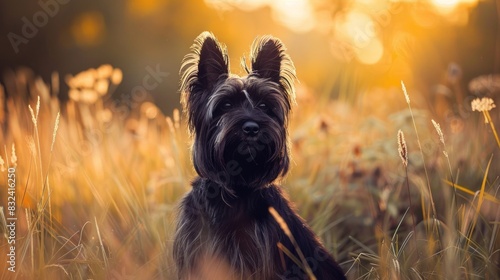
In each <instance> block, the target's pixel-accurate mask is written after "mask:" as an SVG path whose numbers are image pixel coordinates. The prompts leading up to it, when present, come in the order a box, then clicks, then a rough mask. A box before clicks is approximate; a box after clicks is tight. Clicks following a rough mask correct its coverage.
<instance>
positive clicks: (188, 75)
mask: <svg viewBox="0 0 500 280" xmlns="http://www.w3.org/2000/svg"><path fill="white" fill-rule="evenodd" d="M180 75H181V87H180V90H181V93H182V98H181V102H182V105H183V107H184V110H185V111H190V112H189V116H190V121H189V122H190V124H191V125H192V124H193V121H194V119H193V117H194V116H193V114H196V113H195V112H194V110H191V109H196V108H198V107H199V106H201V104H203V103H204V98H206V94H207V93H209V92H210V91H212V89H213V87H214V86H215V84H217V83H218V82H219V81H220V80H221V79H226V78H227V77H228V75H229V59H228V55H227V50H226V47H225V46H224V45H223V44H221V43H219V42H218V41H217V39H216V38H215V36H214V35H213V34H212V33H210V32H207V31H205V32H203V33H201V34H200V35H199V36H198V37H197V38H196V39H195V40H194V44H193V45H192V46H191V53H190V54H188V55H186V56H185V57H184V60H183V61H182V66H181V70H180Z"/></svg>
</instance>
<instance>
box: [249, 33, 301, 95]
mask: <svg viewBox="0 0 500 280" xmlns="http://www.w3.org/2000/svg"><path fill="white" fill-rule="evenodd" d="M285 50H286V49H285V46H284V45H283V43H282V42H281V41H280V40H279V39H278V38H275V37H272V36H269V35H268V36H263V37H261V38H257V39H256V40H255V41H254V42H253V44H252V50H251V53H250V57H251V60H252V73H251V74H252V75H255V76H257V77H260V78H264V79H269V80H270V81H272V82H275V83H277V84H279V85H281V87H282V88H283V90H285V91H286V92H287V93H288V94H289V97H290V98H291V99H292V100H293V97H294V82H295V79H296V76H295V67H294V65H293V62H292V60H291V59H290V56H288V54H286V53H285Z"/></svg>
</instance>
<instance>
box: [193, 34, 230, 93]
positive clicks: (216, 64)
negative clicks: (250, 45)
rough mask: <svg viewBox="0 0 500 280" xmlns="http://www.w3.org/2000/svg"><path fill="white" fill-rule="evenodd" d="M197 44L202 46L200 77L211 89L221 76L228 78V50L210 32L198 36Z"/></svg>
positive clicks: (204, 84)
mask: <svg viewBox="0 0 500 280" xmlns="http://www.w3.org/2000/svg"><path fill="white" fill-rule="evenodd" d="M196 44H198V46H200V50H199V52H200V54H199V56H200V59H199V62H198V79H199V81H200V83H201V84H202V85H203V86H204V87H206V89H208V90H211V89H212V88H213V86H214V85H215V83H217V81H218V80H219V79H220V78H227V76H228V74H229V61H228V55H227V50H226V48H225V46H223V45H222V44H221V43H219V42H218V41H217V39H216V38H215V37H214V36H213V34H211V33H208V32H203V33H202V34H201V35H200V36H198V38H196V43H195V45H196ZM198 46H195V47H194V48H197V47H198Z"/></svg>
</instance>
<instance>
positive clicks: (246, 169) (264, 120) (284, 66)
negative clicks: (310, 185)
mask: <svg viewBox="0 0 500 280" xmlns="http://www.w3.org/2000/svg"><path fill="white" fill-rule="evenodd" d="M250 60H251V61H250V63H251V65H250V66H251V68H250V69H248V67H247V65H246V62H245V61H244V60H243V61H242V62H243V63H242V64H243V67H244V69H245V70H246V72H247V74H248V75H247V76H245V77H239V76H236V75H233V74H230V72H229V59H228V54H227V50H226V48H225V46H224V45H222V44H221V43H219V42H218V41H217V39H216V38H215V37H214V36H213V35H212V34H211V33H209V32H204V33H202V34H201V35H199V36H198V37H197V38H196V40H195V43H194V44H193V46H192V47H191V53H190V54H188V55H186V57H185V58H184V60H183V63H182V67H181V71H180V74H181V91H182V104H183V107H184V111H185V112H186V113H187V116H188V123H189V128H190V130H191V132H192V133H193V136H194V143H193V161H194V166H195V169H196V171H197V172H198V174H199V175H200V176H201V177H203V178H208V179H211V180H213V181H215V182H216V183H218V184H219V185H221V186H224V187H225V188H226V189H228V190H229V191H236V192H237V191H238V188H239V187H241V188H244V187H250V188H259V187H265V186H267V185H269V184H270V183H272V182H273V181H274V180H276V179H277V178H279V177H281V176H283V175H285V173H286V172H287V171H288V166H289V155H288V154H289V151H288V146H289V145H288V136H287V122H288V115H289V113H290V110H291V107H292V104H293V103H294V102H295V101H294V81H295V68H294V66H293V63H292V61H291V60H290V58H289V56H288V55H287V54H286V53H285V48H284V46H283V44H282V42H281V41H280V40H279V39H277V38H274V37H271V36H264V37H261V38H258V39H256V40H255V41H254V43H253V44H252V47H251V52H250Z"/></svg>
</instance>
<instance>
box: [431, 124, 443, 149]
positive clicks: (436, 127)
mask: <svg viewBox="0 0 500 280" xmlns="http://www.w3.org/2000/svg"><path fill="white" fill-rule="evenodd" d="M431 122H432V125H434V128H435V129H436V131H437V134H438V135H439V141H441V143H443V145H444V135H443V131H441V126H440V125H439V124H438V123H437V122H436V121H434V120H431Z"/></svg>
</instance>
